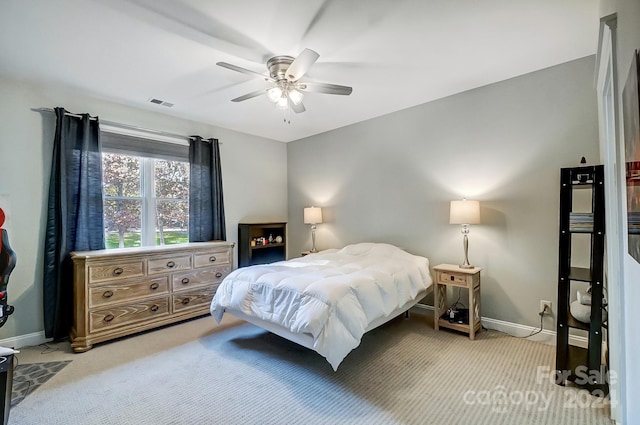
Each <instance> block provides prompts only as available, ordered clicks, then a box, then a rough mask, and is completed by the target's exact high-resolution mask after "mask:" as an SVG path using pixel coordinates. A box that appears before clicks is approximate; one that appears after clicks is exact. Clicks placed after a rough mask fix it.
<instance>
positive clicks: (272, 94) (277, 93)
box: [267, 87, 282, 103]
mask: <svg viewBox="0 0 640 425" xmlns="http://www.w3.org/2000/svg"><path fill="white" fill-rule="evenodd" d="M267 97H268V98H269V100H270V101H272V102H274V103H275V102H277V101H278V100H280V98H282V89H281V88H280V87H273V88H271V89H269V90H267Z"/></svg>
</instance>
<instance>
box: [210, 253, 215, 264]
mask: <svg viewBox="0 0 640 425" xmlns="http://www.w3.org/2000/svg"><path fill="white" fill-rule="evenodd" d="M209 261H210V262H212V263H215V261H216V256H215V255H212V256H211V257H209Z"/></svg>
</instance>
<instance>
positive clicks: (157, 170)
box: [102, 153, 189, 248]
mask: <svg viewBox="0 0 640 425" xmlns="http://www.w3.org/2000/svg"><path fill="white" fill-rule="evenodd" d="M102 169H103V171H102V173H103V179H102V181H103V183H102V184H103V192H104V224H105V232H106V234H105V244H106V248H128V247H135V246H152V245H169V244H176V243H184V242H188V241H189V232H188V224H189V164H188V163H187V162H183V161H172V160H162V159H154V158H144V157H140V156H132V155H127V154H120V153H103V155H102Z"/></svg>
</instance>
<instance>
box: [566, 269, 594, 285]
mask: <svg viewBox="0 0 640 425" xmlns="http://www.w3.org/2000/svg"><path fill="white" fill-rule="evenodd" d="M569 280H579V281H581V282H591V270H589V269H587V268H584V267H571V271H570V272H569Z"/></svg>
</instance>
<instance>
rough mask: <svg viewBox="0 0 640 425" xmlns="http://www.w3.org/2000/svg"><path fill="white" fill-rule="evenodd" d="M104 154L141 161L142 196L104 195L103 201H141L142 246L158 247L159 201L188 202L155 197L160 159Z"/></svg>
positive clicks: (113, 152)
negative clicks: (157, 167)
mask: <svg viewBox="0 0 640 425" xmlns="http://www.w3.org/2000/svg"><path fill="white" fill-rule="evenodd" d="M103 153H106V154H115V155H127V156H131V157H135V158H138V159H139V160H140V196H109V195H103V199H102V201H103V202H104V201H105V200H111V199H116V200H118V199H122V200H139V201H141V202H140V204H141V212H140V214H141V217H140V246H156V218H157V217H156V211H157V210H156V205H157V202H158V201H163V202H165V201H168V202H179V201H184V202H188V201H189V199H188V198H187V199H184V198H161V197H156V196H155V177H154V176H155V161H156V159H159V158H147V157H144V156H140V155H136V154H132V153H128V152H118V151H116V150H108V149H107V150H105V151H104V152H103ZM164 161H175V162H186V161H178V160H176V159H165V160H164Z"/></svg>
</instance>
